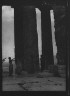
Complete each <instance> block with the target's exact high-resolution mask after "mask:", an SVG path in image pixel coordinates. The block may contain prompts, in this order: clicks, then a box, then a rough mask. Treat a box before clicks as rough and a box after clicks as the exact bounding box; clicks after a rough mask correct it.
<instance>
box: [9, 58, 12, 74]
mask: <svg viewBox="0 0 70 96" xmlns="http://www.w3.org/2000/svg"><path fill="white" fill-rule="evenodd" d="M8 59H9V76H12V74H13V64H12V59H11V57H9V58H8Z"/></svg>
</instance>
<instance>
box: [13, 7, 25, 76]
mask: <svg viewBox="0 0 70 96" xmlns="http://www.w3.org/2000/svg"><path fill="white" fill-rule="evenodd" d="M22 17H23V14H22V8H21V7H18V6H16V7H15V8H14V33H15V61H16V72H17V73H18V74H20V73H21V71H22V68H23V66H22V65H23V64H22V57H23V55H24V54H23V35H22V34H23V18H22Z"/></svg>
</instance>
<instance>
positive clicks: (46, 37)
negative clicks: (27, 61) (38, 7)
mask: <svg viewBox="0 0 70 96" xmlns="http://www.w3.org/2000/svg"><path fill="white" fill-rule="evenodd" d="M41 13H42V15H41V17H42V57H43V60H42V66H43V70H44V69H47V68H48V65H52V64H54V63H53V47H52V32H51V19H50V10H49V8H48V7H44V8H43V9H42V12H41Z"/></svg>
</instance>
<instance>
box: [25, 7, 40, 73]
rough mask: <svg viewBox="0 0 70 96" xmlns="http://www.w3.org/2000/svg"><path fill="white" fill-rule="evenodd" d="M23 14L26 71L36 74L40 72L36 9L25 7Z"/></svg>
mask: <svg viewBox="0 0 70 96" xmlns="http://www.w3.org/2000/svg"><path fill="white" fill-rule="evenodd" d="M23 13H24V16H23V19H24V20H23V31H24V69H25V70H26V71H27V72H29V73H34V72H37V71H38V70H39V54H38V35H37V25H36V13H35V8H34V7H33V6H25V7H24V10H23Z"/></svg>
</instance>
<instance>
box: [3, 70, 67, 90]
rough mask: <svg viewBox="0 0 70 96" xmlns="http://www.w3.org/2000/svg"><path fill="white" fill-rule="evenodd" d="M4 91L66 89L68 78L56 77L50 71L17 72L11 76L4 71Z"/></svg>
mask: <svg viewBox="0 0 70 96" xmlns="http://www.w3.org/2000/svg"><path fill="white" fill-rule="evenodd" d="M2 90H3V91H65V90H66V78H62V77H54V76H53V74H52V73H49V72H48V71H44V72H42V73H41V72H40V73H38V74H33V75H31V74H27V73H26V72H23V73H22V75H21V76H16V75H15V74H14V75H13V76H11V77H9V76H8V72H4V73H3V80H2Z"/></svg>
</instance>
